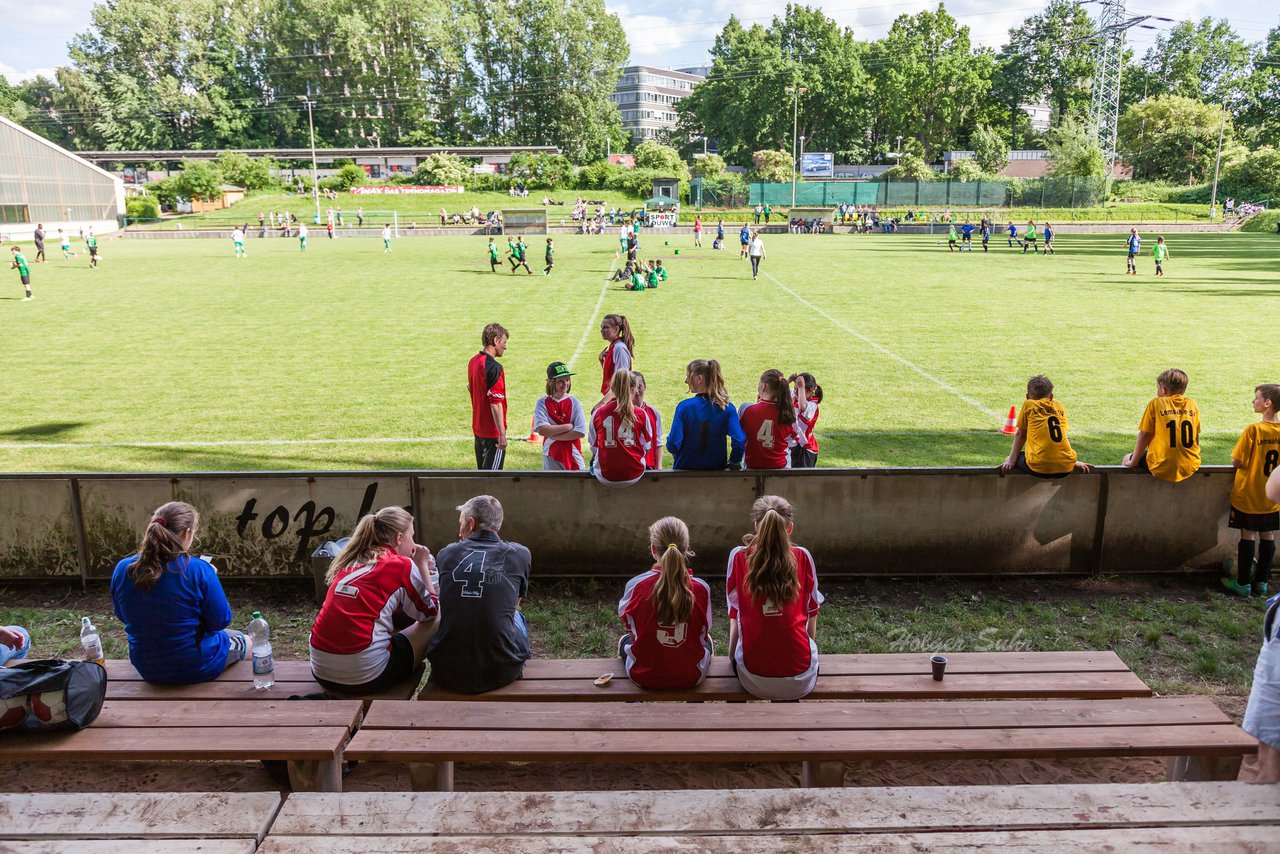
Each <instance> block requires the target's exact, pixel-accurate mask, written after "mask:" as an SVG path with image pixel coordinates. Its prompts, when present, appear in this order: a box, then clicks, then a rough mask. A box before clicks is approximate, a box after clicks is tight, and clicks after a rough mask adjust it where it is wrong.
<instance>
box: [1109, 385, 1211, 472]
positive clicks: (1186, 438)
mask: <svg viewBox="0 0 1280 854" xmlns="http://www.w3.org/2000/svg"><path fill="white" fill-rule="evenodd" d="M1188 382H1189V381H1188V379H1187V375H1186V373H1184V372H1183V371H1180V370H1178V369H1177V368H1170V369H1169V370H1167V371H1165V372H1164V373H1162V374H1160V376H1158V377H1156V396H1155V397H1153V398H1152V399H1151V400H1150V402H1148V403H1147V408H1146V410H1144V411H1143V413H1142V421H1141V422H1139V424H1138V439H1137V441H1136V442H1135V443H1134V446H1133V451H1132V452H1130V453H1128V454H1125V455H1124V459H1123V460H1122V461H1121V465H1123V466H1125V467H1127V468H1136V469H1139V470H1141V471H1145V472H1150V473H1151V474H1152V475H1154V476H1155V477H1157V478H1159V479H1160V480H1164V481H1168V482H1169V483H1178V482H1179V481H1182V480H1186V479H1187V478H1189V477H1191V475H1193V474H1195V473H1196V471H1197V470H1198V469H1199V468H1200V407H1199V406H1198V405H1197V404H1196V402H1195V401H1194V400H1192V399H1191V398H1189V397H1186V395H1185V393H1186V390H1187V384H1188Z"/></svg>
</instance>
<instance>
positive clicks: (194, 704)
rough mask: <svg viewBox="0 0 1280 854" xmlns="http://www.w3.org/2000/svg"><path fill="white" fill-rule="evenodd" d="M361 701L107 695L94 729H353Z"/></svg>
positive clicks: (361, 705)
mask: <svg viewBox="0 0 1280 854" xmlns="http://www.w3.org/2000/svg"><path fill="white" fill-rule="evenodd" d="M362 707H363V704H362V703H361V702H360V701H359V700H333V701H330V702H325V703H300V702H289V701H288V700H285V699H282V698H277V699H273V700H269V701H264V702H261V703H242V702H239V701H236V700H188V699H182V700H131V701H125V700H120V699H118V698H115V697H112V698H109V699H108V700H107V701H106V702H105V703H103V704H102V713H101V714H99V715H98V719H97V720H96V721H94V723H93V729H102V728H106V727H124V728H127V727H133V728H138V727H164V726H173V725H176V724H179V723H180V724H182V725H184V726H192V727H241V728H243V727H254V728H257V727H260V726H273V727H290V726H302V727H332V726H340V727H346V728H347V729H349V730H354V729H355V725H356V721H357V718H358V716H359V714H360V711H361V709H362Z"/></svg>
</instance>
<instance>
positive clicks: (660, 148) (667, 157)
mask: <svg viewBox="0 0 1280 854" xmlns="http://www.w3.org/2000/svg"><path fill="white" fill-rule="evenodd" d="M635 158H636V168H637V169H653V170H656V171H659V172H664V173H668V174H670V175H672V176H676V175H681V174H684V172H685V171H686V168H685V165H684V159H683V158H681V157H680V152H678V151H676V150H675V149H674V148H672V147H671V146H669V145H663V144H662V143H659V142H654V141H653V140H651V139H649V140H645V141H644V142H642V143H640V144H639V145H637V146H636V150H635Z"/></svg>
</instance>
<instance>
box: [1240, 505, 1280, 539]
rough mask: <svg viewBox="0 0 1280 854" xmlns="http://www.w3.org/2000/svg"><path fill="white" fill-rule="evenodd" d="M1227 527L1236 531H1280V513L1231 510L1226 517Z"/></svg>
mask: <svg viewBox="0 0 1280 854" xmlns="http://www.w3.org/2000/svg"><path fill="white" fill-rule="evenodd" d="M1227 527H1228V528H1235V529H1236V530H1238V531H1259V532H1263V533H1266V532H1267V531H1280V511H1276V512H1275V513H1245V512H1244V511H1243V510H1237V509H1236V508H1234V507H1232V508H1231V514H1230V515H1229V516H1227Z"/></svg>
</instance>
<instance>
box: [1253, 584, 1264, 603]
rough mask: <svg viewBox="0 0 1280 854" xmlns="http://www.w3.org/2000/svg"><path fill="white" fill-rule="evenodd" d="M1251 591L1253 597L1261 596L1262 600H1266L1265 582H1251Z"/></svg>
mask: <svg viewBox="0 0 1280 854" xmlns="http://www.w3.org/2000/svg"><path fill="white" fill-rule="evenodd" d="M1252 590H1253V595H1254V596H1261V597H1262V598H1263V599H1266V598H1267V582H1265V581H1255V582H1253V585H1252Z"/></svg>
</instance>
